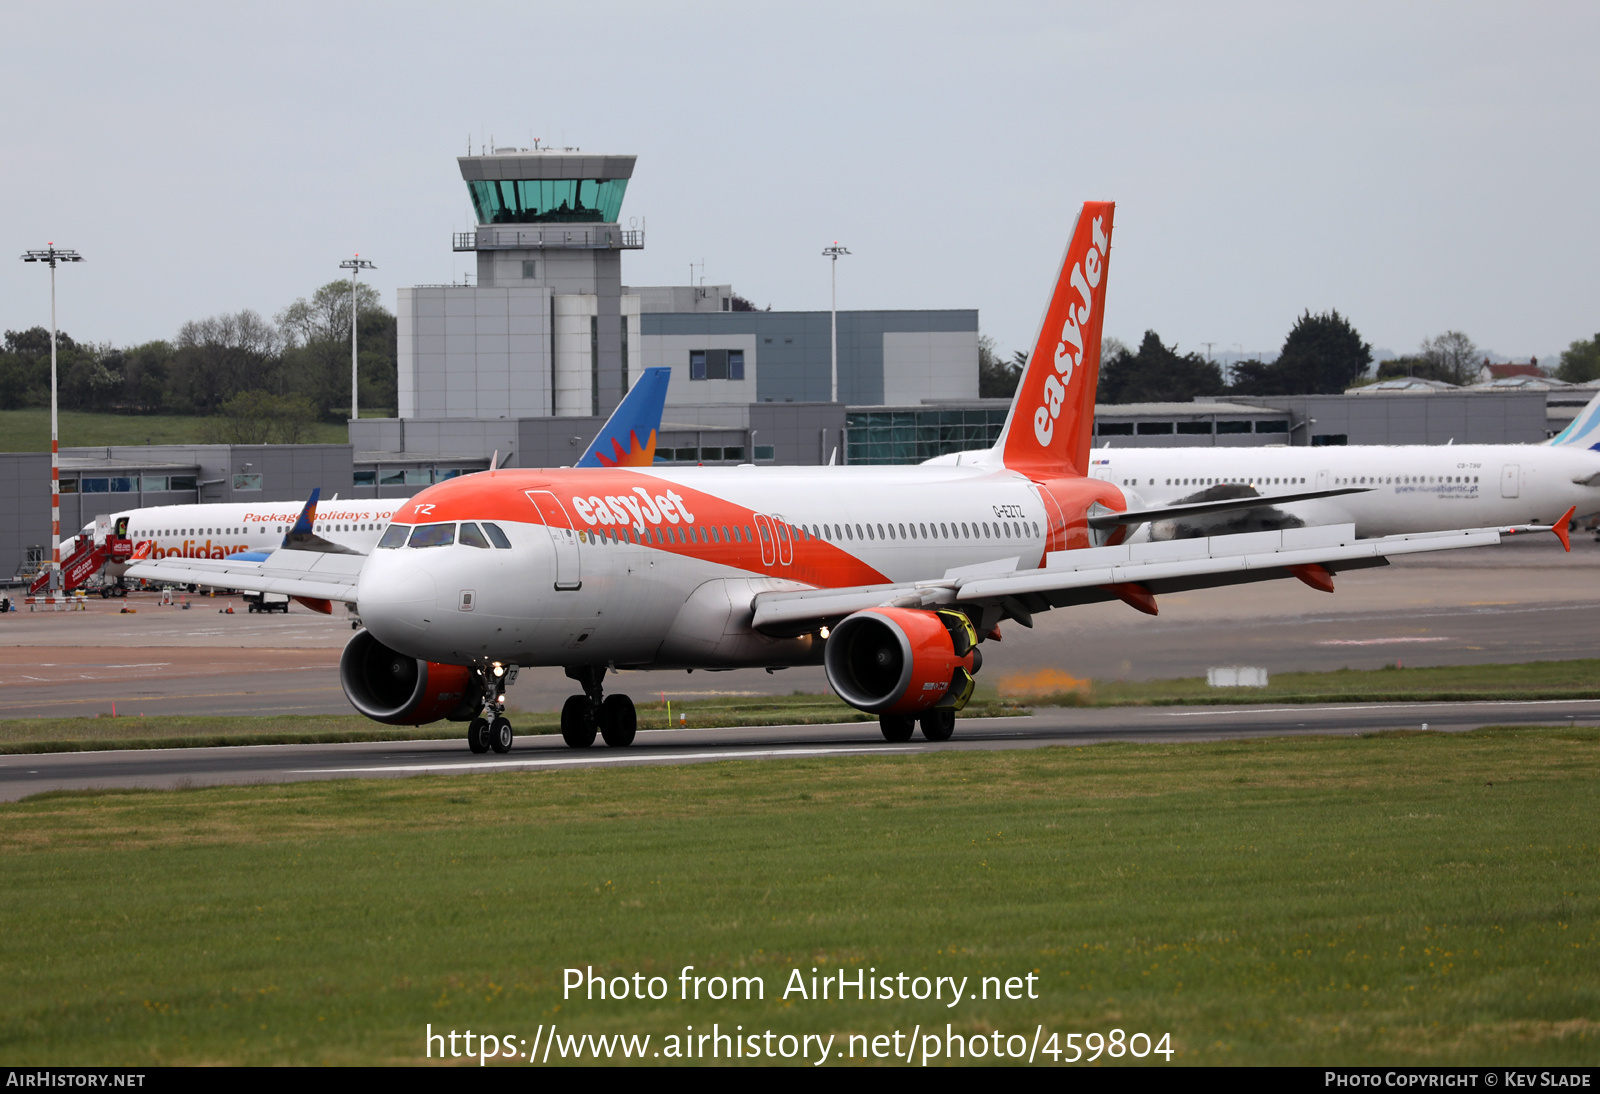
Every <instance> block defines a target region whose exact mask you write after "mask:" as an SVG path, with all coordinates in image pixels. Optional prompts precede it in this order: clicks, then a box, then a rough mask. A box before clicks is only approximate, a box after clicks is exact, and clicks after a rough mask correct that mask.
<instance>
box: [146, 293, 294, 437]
mask: <svg viewBox="0 0 1600 1094" xmlns="http://www.w3.org/2000/svg"><path fill="white" fill-rule="evenodd" d="M282 347H283V342H282V339H281V338H280V337H279V334H278V331H277V328H275V327H274V326H273V325H272V324H271V323H268V322H267V321H266V320H265V319H263V318H262V317H261V316H260V314H259V313H257V312H254V311H252V310H251V309H249V308H245V309H244V310H243V311H240V312H236V313H234V314H231V315H217V316H212V317H211V318H210V319H201V320H198V321H196V320H191V321H189V322H187V323H185V324H184V325H183V326H182V328H180V329H179V331H178V353H177V360H176V367H175V368H174V369H173V375H172V384H171V387H170V388H169V392H170V395H171V397H172V400H173V401H174V402H176V403H178V404H179V405H180V406H182V405H185V404H187V405H188V406H189V407H192V408H194V409H196V410H200V411H203V412H208V413H209V412H211V411H214V410H215V409H216V408H217V407H219V406H221V405H222V404H223V403H225V402H227V401H228V400H229V399H231V398H233V397H234V396H235V395H237V394H238V393H239V392H241V391H249V390H253V389H257V388H262V387H266V386H269V385H270V384H272V382H273V381H274V379H276V376H277V372H278V368H277V366H278V363H279V358H280V355H281V352H282Z"/></svg>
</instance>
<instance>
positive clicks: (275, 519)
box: [61, 368, 672, 599]
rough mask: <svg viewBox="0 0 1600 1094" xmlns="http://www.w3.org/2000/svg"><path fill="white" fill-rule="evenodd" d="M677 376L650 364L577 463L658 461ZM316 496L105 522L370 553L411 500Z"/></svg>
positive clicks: (74, 543) (179, 551) (216, 552)
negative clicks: (300, 504)
mask: <svg viewBox="0 0 1600 1094" xmlns="http://www.w3.org/2000/svg"><path fill="white" fill-rule="evenodd" d="M671 378H672V370H671V369H670V368H647V369H645V370H644V371H643V372H642V373H641V374H640V376H639V378H638V380H637V381H636V382H635V383H634V385H633V386H632V388H630V389H629V391H628V394H627V396H626V397H624V398H623V400H622V402H620V403H618V404H617V409H616V410H614V411H613V412H612V413H611V417H610V418H608V419H607V420H606V423H605V424H604V425H603V426H601V427H600V432H599V433H597V434H595V438H594V440H593V441H591V442H590V444H589V447H588V448H586V449H585V450H584V452H583V455H581V456H580V457H578V462H577V463H576V464H574V466H575V467H585V468H603V467H649V466H650V465H651V464H652V463H654V462H655V454H656V437H657V433H658V431H659V430H660V428H661V414H662V408H663V407H664V406H665V404H666V400H667V382H668V381H669V380H670V379H671ZM497 459H498V457H497ZM452 474H453V473H452ZM317 498H318V494H317V493H313V494H312V496H311V501H310V504H309V505H308V506H306V507H305V508H304V509H301V510H299V511H297V510H296V508H295V506H294V504H293V503H286V502H277V503H273V502H265V503H263V502H254V503H240V502H212V503H206V504H200V505H154V506H148V507H145V508H143V509H128V510H124V511H123V512H120V513H116V514H113V515H112V516H111V517H110V519H109V520H108V521H107V522H106V524H105V527H106V528H107V529H111V530H112V531H111V532H110V535H112V536H116V537H120V538H125V539H128V540H131V541H133V553H135V554H136V555H137V557H140V558H151V559H166V558H179V559H222V560H226V559H234V560H237V561H257V562H259V561H261V559H262V558H263V557H264V556H263V555H262V554H261V552H263V551H267V552H270V551H271V550H273V549H274V548H275V547H276V546H278V545H279V544H280V543H281V544H282V545H284V546H290V547H294V548H296V549H299V550H307V551H322V552H334V553H340V552H348V553H353V554H358V555H367V554H370V553H371V552H372V549H373V547H375V546H376V545H377V542H378V536H379V535H380V534H382V532H383V530H384V529H385V528H387V527H388V526H389V521H390V520H391V519H392V518H393V517H394V514H395V511H396V510H397V509H399V508H401V507H402V506H404V505H405V504H406V502H407V499H405V498H376V499H360V500H352V501H337V500H336V501H332V502H323V503H322V508H321V512H320V513H319V512H318V503H317ZM95 535H96V531H95V525H94V524H92V523H91V524H89V525H86V526H85V527H84V529H83V531H82V532H80V533H79V534H78V536H77V537H76V538H75V539H73V540H68V541H67V542H66V543H63V544H62V550H61V556H62V558H64V559H65V558H70V557H72V556H73V554H74V551H75V549H79V548H81V547H83V546H85V545H88V544H89V542H90V541H91V540H92V539H93V538H94V537H95ZM285 535H288V536H293V537H296V538H295V539H294V541H293V542H291V541H289V540H287V539H284V540H279V538H278V537H282V536H285ZM269 537H270V538H269ZM146 544H148V546H146ZM123 558H124V559H126V558H127V555H123ZM105 569H106V572H107V573H108V574H109V575H110V576H112V577H119V576H121V574H122V572H123V566H122V565H120V564H118V563H116V562H113V563H108V564H107V565H106V567H105ZM86 576H87V575H86ZM172 580H177V579H175V578H174V579H172ZM209 583H211V584H214V583H215V582H214V581H213V582H209ZM313 599H317V598H313ZM335 599H338V598H335Z"/></svg>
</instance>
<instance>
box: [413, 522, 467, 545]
mask: <svg viewBox="0 0 1600 1094" xmlns="http://www.w3.org/2000/svg"><path fill="white" fill-rule="evenodd" d="M455 541H456V526H455V525H454V524H419V525H417V527H416V530H415V531H413V532H412V533H411V544H410V545H411V546H412V547H448V546H450V545H451V544H452V543H454V542H455Z"/></svg>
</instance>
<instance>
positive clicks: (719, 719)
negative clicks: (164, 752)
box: [0, 694, 1026, 755]
mask: <svg viewBox="0 0 1600 1094" xmlns="http://www.w3.org/2000/svg"><path fill="white" fill-rule="evenodd" d="M636 709H637V711H638V715H639V728H640V729H666V728H667V711H666V707H665V706H664V705H663V704H662V703H660V702H654V703H640V704H638V706H637V708H636ZM1024 713H1026V711H1025V710H1023V709H1022V708H1019V707H1017V706H1014V705H1011V704H1003V703H1000V702H998V701H994V700H988V701H985V700H982V699H979V700H978V701H976V702H973V703H971V704H969V705H968V707H967V709H966V710H965V711H963V712H962V716H963V717H975V718H995V717H1005V716H1011V715H1018V714H1024ZM508 715H509V717H510V718H511V723H512V725H513V726H514V727H515V728H516V731H517V733H518V734H519V735H523V734H527V735H532V734H541V733H559V732H560V731H561V715H560V714H559V713H557V712H550V711H526V710H516V709H512V710H510V711H508ZM680 716H681V717H682V719H683V720H682V722H680V721H679V718H680ZM876 720H877V719H876V716H874V715H870V714H863V713H861V712H860V711H859V710H856V709H854V708H852V707H849V706H846V705H845V704H844V703H843V702H841V701H840V700H839V699H837V698H835V697H834V696H832V695H803V694H802V695H772V696H750V697H734V698H728V697H723V698H712V699H696V700H692V701H690V702H687V703H680V702H674V703H673V705H672V724H673V725H674V726H677V725H683V726H685V727H687V728H690V729H711V728H716V727H721V726H775V725H826V724H832V723H837V722H864V721H876ZM466 731H467V729H466V725H465V723H459V722H435V723H433V724H432V725H425V726H414V727H413V726H384V725H379V724H378V723H376V722H373V721H371V720H369V719H367V718H364V717H362V716H361V715H359V714H326V715H284V716H265V715H245V714H240V715H226V716H218V717H167V716H161V717H154V718H146V717H138V716H135V717H126V716H124V717H119V718H107V717H101V718H12V719H7V720H4V721H0V755H6V754H20V753H35V752H90V751H95V750H99V749H108V748H206V747H209V746H212V745H283V744H329V743H335V742H342V741H429V740H447V739H451V738H455V737H462V736H465V734H466Z"/></svg>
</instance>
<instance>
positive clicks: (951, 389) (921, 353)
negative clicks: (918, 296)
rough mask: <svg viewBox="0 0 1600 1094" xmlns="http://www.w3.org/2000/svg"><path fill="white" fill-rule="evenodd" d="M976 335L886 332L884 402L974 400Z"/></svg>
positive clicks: (976, 392) (893, 404) (976, 377)
mask: <svg viewBox="0 0 1600 1094" xmlns="http://www.w3.org/2000/svg"><path fill="white" fill-rule="evenodd" d="M977 359H978V332H977V331H925V332H887V333H885V334H884V336H883V402H884V405H885V406H914V405H916V404H917V403H920V402H921V401H922V400H923V399H976V398H977V397H978V372H977V369H975V368H973V362H974V361H976V360H977Z"/></svg>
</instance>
